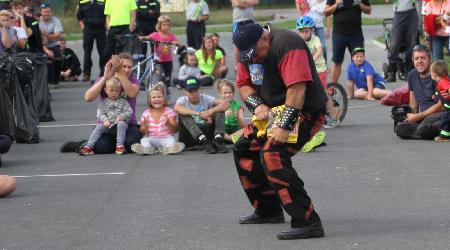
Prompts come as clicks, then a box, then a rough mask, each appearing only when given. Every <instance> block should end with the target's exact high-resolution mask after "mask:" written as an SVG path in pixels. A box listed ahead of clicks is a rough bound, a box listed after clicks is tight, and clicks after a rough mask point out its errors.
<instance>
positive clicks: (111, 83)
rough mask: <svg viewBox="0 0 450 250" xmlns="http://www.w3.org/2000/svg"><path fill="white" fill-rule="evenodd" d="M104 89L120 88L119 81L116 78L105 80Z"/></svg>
mask: <svg viewBox="0 0 450 250" xmlns="http://www.w3.org/2000/svg"><path fill="white" fill-rule="evenodd" d="M106 87H122V85H121V84H120V80H119V78H117V77H111V78H109V79H108V80H106Z"/></svg>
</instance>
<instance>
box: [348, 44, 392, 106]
mask: <svg viewBox="0 0 450 250" xmlns="http://www.w3.org/2000/svg"><path fill="white" fill-rule="evenodd" d="M364 52H365V50H364V49H363V48H359V47H358V48H355V49H353V51H352V62H351V63H350V64H349V65H348V68H347V87H348V93H347V97H348V99H352V98H356V99H360V100H369V101H374V100H376V99H381V98H383V97H385V96H387V95H389V94H390V93H391V91H390V90H386V85H385V83H384V78H383V77H382V76H380V74H378V73H377V72H376V71H375V69H374V68H373V67H372V65H371V64H370V63H369V62H368V61H367V60H365V54H364ZM354 85H356V88H357V90H356V91H354V90H353V86H354Z"/></svg>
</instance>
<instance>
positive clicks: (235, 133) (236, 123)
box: [216, 79, 247, 142]
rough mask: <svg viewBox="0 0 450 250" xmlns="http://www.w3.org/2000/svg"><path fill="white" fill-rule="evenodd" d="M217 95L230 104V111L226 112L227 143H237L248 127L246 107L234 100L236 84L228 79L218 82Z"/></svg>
mask: <svg viewBox="0 0 450 250" xmlns="http://www.w3.org/2000/svg"><path fill="white" fill-rule="evenodd" d="M216 85H217V93H218V94H219V96H220V97H222V98H223V100H224V101H226V102H228V103H229V107H228V109H227V110H226V111H225V132H226V133H225V136H224V139H225V141H227V142H234V141H237V139H238V138H239V136H240V135H242V131H243V128H244V127H245V126H246V125H247V123H246V122H245V120H244V106H242V105H241V104H240V103H239V102H238V101H236V100H234V92H235V87H234V83H233V82H231V81H230V80H228V79H221V80H218V81H217V83H216Z"/></svg>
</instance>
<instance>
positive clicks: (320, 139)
mask: <svg viewBox="0 0 450 250" xmlns="http://www.w3.org/2000/svg"><path fill="white" fill-rule="evenodd" d="M326 137H327V135H326V134H325V132H323V131H319V132H317V133H316V134H315V135H314V136H313V137H312V138H311V140H309V141H308V142H307V143H306V144H305V145H303V147H302V150H301V151H302V152H303V153H309V152H311V151H314V150H315V149H316V148H317V147H319V146H321V145H322V144H324V143H325V138H326Z"/></svg>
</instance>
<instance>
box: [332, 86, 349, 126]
mask: <svg viewBox="0 0 450 250" xmlns="http://www.w3.org/2000/svg"><path fill="white" fill-rule="evenodd" d="M327 94H328V96H330V97H331V100H332V101H333V108H334V109H335V110H334V111H335V112H336V119H338V120H339V122H342V121H343V120H344V118H345V115H346V114H347V108H348V100H347V91H345V89H344V87H342V85H341V84H339V83H337V82H330V83H328V84H327Z"/></svg>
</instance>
